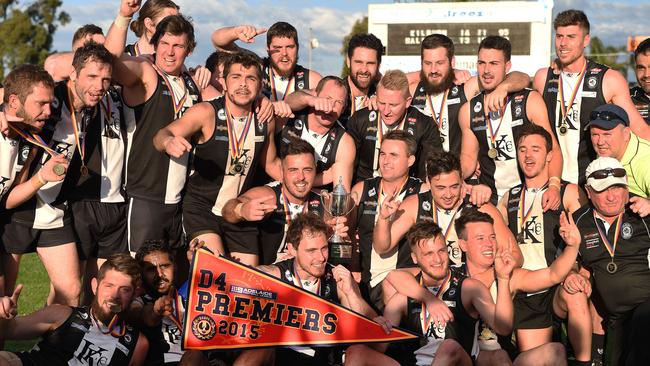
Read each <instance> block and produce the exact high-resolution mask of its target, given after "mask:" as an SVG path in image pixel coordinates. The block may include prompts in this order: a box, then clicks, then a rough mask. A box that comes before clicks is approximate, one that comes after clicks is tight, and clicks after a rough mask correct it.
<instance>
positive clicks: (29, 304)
mask: <svg viewBox="0 0 650 366" xmlns="http://www.w3.org/2000/svg"><path fill="white" fill-rule="evenodd" d="M16 283H22V284H23V285H24V286H25V287H24V288H23V291H22V292H21V293H20V298H18V313H19V315H25V314H30V313H33V312H34V311H36V310H38V309H40V308H42V307H43V305H45V301H46V300H47V293H48V291H49V289H50V279H49V277H48V276H47V272H45V268H43V264H42V263H41V261H40V259H38V256H37V255H36V254H35V253H31V254H26V255H24V256H23V259H22V261H21V263H20V272H19V273H18V281H17V282H16ZM35 342H36V340H31V341H7V342H6V344H5V350H7V351H11V352H19V351H26V350H29V349H31V348H32V346H33V345H34V343H35Z"/></svg>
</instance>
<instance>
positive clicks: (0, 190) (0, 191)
mask: <svg viewBox="0 0 650 366" xmlns="http://www.w3.org/2000/svg"><path fill="white" fill-rule="evenodd" d="M8 180H9V178H8V177H1V176H0V197H2V196H4V194H5V193H7V191H8V190H9V187H5V185H6V182H7V181H8Z"/></svg>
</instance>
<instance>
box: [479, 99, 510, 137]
mask: <svg viewBox="0 0 650 366" xmlns="http://www.w3.org/2000/svg"><path fill="white" fill-rule="evenodd" d="M509 99H510V98H508V97H506V103H505V104H504V105H503V109H501V110H500V111H499V112H500V114H501V118H499V124H498V125H497V129H496V130H494V129H493V128H492V119H491V118H490V116H489V114H486V115H485V118H486V119H487V125H488V131H489V132H490V141H492V145H491V146H492V148H494V146H495V145H496V143H495V141H496V139H497V134H498V133H499V129H501V124H502V122H503V117H504V116H505V114H506V107H508V101H509ZM484 100H485V98H484Z"/></svg>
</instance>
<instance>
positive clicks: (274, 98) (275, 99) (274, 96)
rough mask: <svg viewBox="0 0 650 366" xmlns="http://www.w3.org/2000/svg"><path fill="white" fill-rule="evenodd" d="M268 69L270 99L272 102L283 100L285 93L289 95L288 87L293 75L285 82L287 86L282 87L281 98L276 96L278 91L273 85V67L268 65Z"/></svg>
mask: <svg viewBox="0 0 650 366" xmlns="http://www.w3.org/2000/svg"><path fill="white" fill-rule="evenodd" d="M269 71H270V72H269V74H270V77H269V79H271V96H272V97H273V99H272V100H271V101H272V102H278V101H283V100H285V99H287V95H289V88H290V87H291V84H293V76H292V77H291V79H289V81H288V82H287V87H286V88H285V89H284V93H283V94H282V98H278V92H277V88H276V87H275V78H274V77H273V74H274V72H273V67H272V66H269Z"/></svg>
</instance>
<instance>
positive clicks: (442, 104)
mask: <svg viewBox="0 0 650 366" xmlns="http://www.w3.org/2000/svg"><path fill="white" fill-rule="evenodd" d="M442 94H443V97H442V102H440V113H438V114H436V110H435V109H434V108H433V99H432V98H431V95H429V94H427V101H428V102H429V107H430V108H431V116H432V117H433V120H434V121H435V122H436V124H437V125H438V130H439V131H441V132H442V116H443V114H444V113H443V110H444V108H445V107H446V106H447V92H446V91H444V92H442Z"/></svg>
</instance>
